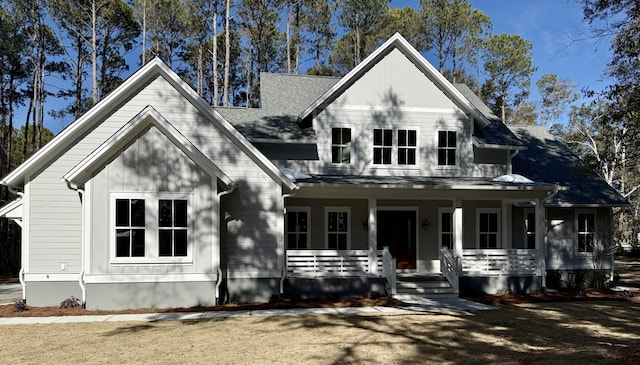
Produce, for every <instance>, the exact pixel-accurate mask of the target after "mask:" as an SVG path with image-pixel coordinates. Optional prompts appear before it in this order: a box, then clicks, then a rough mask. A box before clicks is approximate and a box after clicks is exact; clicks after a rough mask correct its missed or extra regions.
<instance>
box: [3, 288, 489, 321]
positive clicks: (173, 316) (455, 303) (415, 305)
mask: <svg viewBox="0 0 640 365" xmlns="http://www.w3.org/2000/svg"><path fill="white" fill-rule="evenodd" d="M396 298H397V299H398V300H401V301H403V302H405V303H407V304H409V306H407V307H349V308H294V309H275V310H251V311H250V310H239V311H210V312H182V313H150V314H110V315H99V316H97V315H96V316H94V315H86V316H85V315H81V316H60V317H8V318H0V325H22V324H36V323H41V324H50V323H86V322H131V321H138V322H154V321H184V320H204V319H213V318H229V317H263V316H295V315H313V314H338V315H339V314H357V313H366V314H415V313H425V312H442V311H469V310H490V309H495V308H494V307H491V306H488V305H484V304H480V303H476V302H472V301H469V300H465V299H461V298H458V297H455V296H447V295H434V296H429V297H420V296H413V295H402V296H396Z"/></svg>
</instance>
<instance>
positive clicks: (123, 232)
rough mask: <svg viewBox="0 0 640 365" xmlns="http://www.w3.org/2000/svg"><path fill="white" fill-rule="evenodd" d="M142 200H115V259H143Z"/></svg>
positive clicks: (143, 220)
mask: <svg viewBox="0 0 640 365" xmlns="http://www.w3.org/2000/svg"><path fill="white" fill-rule="evenodd" d="M144 204H145V203H144V199H116V209H115V210H116V212H115V213H116V257H144V254H145V237H144V236H145V227H146V224H145V206H144Z"/></svg>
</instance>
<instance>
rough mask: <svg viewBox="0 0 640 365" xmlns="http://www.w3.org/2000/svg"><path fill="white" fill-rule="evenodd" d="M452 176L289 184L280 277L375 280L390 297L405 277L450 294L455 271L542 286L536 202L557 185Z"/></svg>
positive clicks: (457, 280) (455, 286)
mask: <svg viewBox="0 0 640 365" xmlns="http://www.w3.org/2000/svg"><path fill="white" fill-rule="evenodd" d="M460 181H462V182H463V183H460ZM460 181H459V182H457V183H456V184H436V183H434V179H429V182H430V184H422V185H421V184H411V186H407V185H404V184H403V185H396V186H392V185H389V184H386V185H385V186H384V187H380V186H377V185H376V184H370V185H363V184H360V185H359V186H358V188H354V187H353V186H345V185H344V184H341V183H336V184H333V185H330V184H326V183H325V184H317V183H309V185H308V186H305V185H304V183H302V184H300V183H299V184H300V185H302V186H303V187H302V188H301V189H300V191H299V192H298V193H296V195H295V196H294V197H291V198H288V199H287V200H286V202H285V206H286V210H287V217H286V224H285V231H286V232H285V234H286V240H285V241H286V243H285V245H286V247H285V250H284V261H285V268H286V269H285V270H284V271H285V272H284V276H285V278H317V279H325V278H343V279H347V278H365V279H366V278H383V279H384V280H385V282H386V287H387V291H388V293H391V294H395V293H397V292H398V287H399V286H402V285H401V284H400V285H399V283H398V282H399V281H402V280H407V278H413V279H415V280H426V279H429V278H433V277H444V278H446V281H447V282H448V284H449V285H450V287H451V291H452V292H455V293H458V292H459V291H460V285H461V282H463V283H464V282H469V281H468V280H467V279H463V280H461V278H472V279H471V281H470V282H471V283H473V282H474V280H475V279H479V278H484V279H485V280H487V278H488V280H492V279H491V278H529V280H530V279H531V278H536V279H535V280H537V281H538V282H539V284H538V286H540V287H544V286H545V285H546V284H545V275H544V273H545V252H546V248H545V208H544V201H545V200H546V199H547V198H548V197H549V196H551V195H552V194H553V193H554V192H555V191H556V190H557V189H558V187H557V186H550V185H547V184H526V185H523V184H515V183H502V182H491V181H489V182H487V181H486V180H482V181H479V180H475V181H471V180H469V179H466V180H465V179H460ZM292 213H293V214H292ZM294 217H295V218H294ZM293 227H295V229H292V228H293ZM471 285H475V284H471Z"/></svg>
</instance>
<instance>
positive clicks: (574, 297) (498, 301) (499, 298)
mask: <svg viewBox="0 0 640 365" xmlns="http://www.w3.org/2000/svg"><path fill="white" fill-rule="evenodd" d="M461 297H462V298H464V299H468V300H472V301H474V302H480V303H483V304H488V305H492V306H498V307H499V306H502V305H514V304H524V303H553V302H570V301H598V300H621V301H630V302H633V303H640V292H616V291H613V290H609V289H590V290H588V291H587V292H586V293H585V294H584V295H580V294H578V293H574V292H562V291H559V292H544V293H537V294H527V295H524V294H511V293H508V294H492V295H490V294H485V295H479V296H461Z"/></svg>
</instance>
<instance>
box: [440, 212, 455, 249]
mask: <svg viewBox="0 0 640 365" xmlns="http://www.w3.org/2000/svg"><path fill="white" fill-rule="evenodd" d="M438 211H439V213H440V214H439V216H440V222H439V227H438V229H439V231H440V248H446V249H447V250H453V231H454V228H453V209H452V208H440V209H438Z"/></svg>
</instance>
